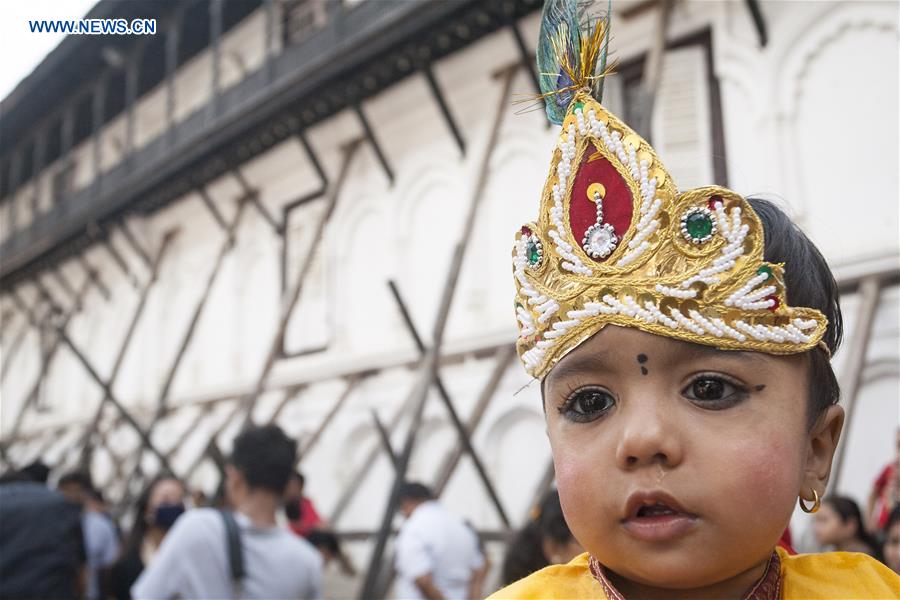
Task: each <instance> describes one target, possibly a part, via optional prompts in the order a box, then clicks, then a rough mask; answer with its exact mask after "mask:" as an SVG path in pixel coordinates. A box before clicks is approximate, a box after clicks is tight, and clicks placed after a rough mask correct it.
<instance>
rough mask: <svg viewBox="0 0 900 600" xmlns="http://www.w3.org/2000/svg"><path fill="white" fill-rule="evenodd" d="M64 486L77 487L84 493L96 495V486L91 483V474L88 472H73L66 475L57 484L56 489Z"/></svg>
mask: <svg viewBox="0 0 900 600" xmlns="http://www.w3.org/2000/svg"><path fill="white" fill-rule="evenodd" d="M64 485H77V486H78V487H80V488H81V489H82V490H84V492H86V493H88V494H91V495H93V494H94V484H93V483H92V482H91V476H90V474H89V473H88V472H86V471H71V472H69V473H66V474H65V475H63V476H62V477H60V478H59V481H58V482H56V487H62V486H64Z"/></svg>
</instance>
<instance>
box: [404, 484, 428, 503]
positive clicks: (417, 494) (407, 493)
mask: <svg viewBox="0 0 900 600" xmlns="http://www.w3.org/2000/svg"><path fill="white" fill-rule="evenodd" d="M397 497H398V498H399V499H400V500H421V501H425V500H431V499H432V498H434V495H433V494H432V493H431V490H430V489H428V488H427V487H426V486H425V485H423V484H421V483H418V482H415V481H407V482H404V483H401V484H400V491H399V493H398V494H397Z"/></svg>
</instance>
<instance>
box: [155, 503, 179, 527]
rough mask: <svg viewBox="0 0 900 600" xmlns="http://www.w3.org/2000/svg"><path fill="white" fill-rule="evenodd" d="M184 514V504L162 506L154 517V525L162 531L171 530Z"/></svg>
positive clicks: (158, 507)
mask: <svg viewBox="0 0 900 600" xmlns="http://www.w3.org/2000/svg"><path fill="white" fill-rule="evenodd" d="M183 513H184V504H182V503H180V502H179V503H178V504H160V505H159V506H157V507H156V513H154V515H153V524H154V525H156V526H157V527H159V528H160V529H169V528H170V527H171V526H172V525H174V524H175V521H176V520H177V519H178V517H180V516H181V515H182V514H183Z"/></svg>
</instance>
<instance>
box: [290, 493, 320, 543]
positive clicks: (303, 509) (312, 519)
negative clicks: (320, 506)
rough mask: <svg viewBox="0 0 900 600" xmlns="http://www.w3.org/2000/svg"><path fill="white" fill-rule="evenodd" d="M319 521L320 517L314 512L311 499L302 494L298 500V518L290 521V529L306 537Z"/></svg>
mask: <svg viewBox="0 0 900 600" xmlns="http://www.w3.org/2000/svg"><path fill="white" fill-rule="evenodd" d="M321 522H322V517H320V516H319V513H317V512H316V509H315V507H314V506H313V503H312V500H310V499H309V498H307V497H306V496H304V497H303V498H302V499H301V500H300V518H299V519H297V520H296V521H291V522H290V526H291V531H293V532H294V533H296V534H297V535H300V536H303V537H307V536H308V535H309V534H310V532H311V531H312V530H313V529H315V528H316V526H317V525H319V524H320V523H321Z"/></svg>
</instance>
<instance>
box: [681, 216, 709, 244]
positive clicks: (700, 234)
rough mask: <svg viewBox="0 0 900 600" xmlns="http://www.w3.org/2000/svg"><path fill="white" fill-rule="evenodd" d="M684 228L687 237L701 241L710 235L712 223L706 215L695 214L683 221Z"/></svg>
mask: <svg viewBox="0 0 900 600" xmlns="http://www.w3.org/2000/svg"><path fill="white" fill-rule="evenodd" d="M685 227H686V228H687V232H688V235H690V236H691V237H692V238H694V239H695V240H702V239H703V238H705V237H706V236H708V235H709V234H711V233H712V229H713V222H712V219H710V218H709V216H708V215H707V214H705V213H702V212H695V213H692V214H690V215H688V218H687V219H686V220H685Z"/></svg>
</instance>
